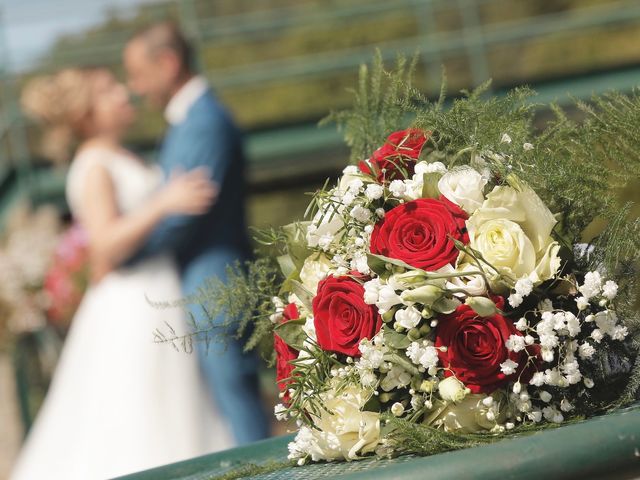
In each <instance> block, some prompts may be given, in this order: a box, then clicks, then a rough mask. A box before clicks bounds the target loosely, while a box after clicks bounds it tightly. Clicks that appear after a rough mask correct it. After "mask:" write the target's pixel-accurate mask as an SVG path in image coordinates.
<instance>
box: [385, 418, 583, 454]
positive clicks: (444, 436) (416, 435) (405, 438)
mask: <svg viewBox="0 0 640 480" xmlns="http://www.w3.org/2000/svg"><path fill="white" fill-rule="evenodd" d="M384 418H385V420H384V421H385V427H384V432H383V435H384V438H385V439H386V440H385V442H386V445H387V446H392V448H393V452H394V454H403V453H408V454H414V455H422V456H428V455H437V454H438V453H444V452H450V451H454V450H461V449H463V448H471V447H479V446H481V445H488V444H491V443H495V442H499V441H502V440H507V439H513V438H518V437H521V436H524V435H530V434H532V433H535V432H539V431H542V430H548V429H552V428H557V427H559V426H560V424H556V423H550V422H545V423H539V424H522V425H520V426H518V427H515V428H514V429H512V430H507V431H504V432H501V433H495V434H492V433H458V432H456V433H450V432H445V431H444V430H442V429H439V428H434V427H431V426H428V425H425V424H421V423H413V422H409V421H407V420H405V419H401V418H396V417H394V416H392V415H385V416H384ZM580 421H582V419H581V418H572V419H571V420H568V421H565V422H564V423H563V424H562V425H568V424H571V423H577V422H580Z"/></svg>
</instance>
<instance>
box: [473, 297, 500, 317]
mask: <svg viewBox="0 0 640 480" xmlns="http://www.w3.org/2000/svg"><path fill="white" fill-rule="evenodd" d="M464 303H465V305H468V306H469V307H471V309H472V310H473V311H474V312H476V313H477V314H478V315H480V316H481V317H490V316H491V315H495V314H496V313H500V310H499V309H498V307H496V304H495V303H493V300H491V299H490V298H487V297H467V299H466V300H465V301H464Z"/></svg>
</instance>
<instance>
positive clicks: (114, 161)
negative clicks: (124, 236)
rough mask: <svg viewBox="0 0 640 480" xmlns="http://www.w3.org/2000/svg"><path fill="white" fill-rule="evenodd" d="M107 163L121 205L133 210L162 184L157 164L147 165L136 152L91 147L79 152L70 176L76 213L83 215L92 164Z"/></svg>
mask: <svg viewBox="0 0 640 480" xmlns="http://www.w3.org/2000/svg"><path fill="white" fill-rule="evenodd" d="M96 165H102V166H104V167H105V168H106V169H107V171H108V172H109V174H110V175H111V178H112V181H113V186H114V189H115V195H116V201H117V204H118V209H119V210H120V212H122V213H126V212H129V211H131V210H133V209H134V208H136V207H138V206H139V205H140V204H141V203H142V202H144V201H145V199H147V198H148V197H149V195H151V194H152V193H153V192H154V191H155V190H156V189H157V188H158V187H159V186H160V184H161V182H162V174H161V171H160V168H158V167H157V166H149V165H145V164H144V163H143V162H142V161H140V160H138V159H136V158H135V157H134V156H133V155H131V154H128V153H125V152H117V151H113V150H110V149H106V148H99V147H90V148H87V149H85V150H83V151H81V152H80V153H78V154H77V155H76V157H75V158H74V160H73V162H72V164H71V167H70V169H69V173H68V176H67V191H66V193H67V201H68V203H69V207H70V208H71V213H72V214H73V216H74V217H76V218H78V219H80V218H81V217H82V208H81V205H82V198H83V193H84V192H83V188H84V184H85V182H86V176H87V174H88V172H89V171H90V170H91V168H92V167H94V166H96Z"/></svg>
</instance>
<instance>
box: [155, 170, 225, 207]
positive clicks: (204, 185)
mask: <svg viewBox="0 0 640 480" xmlns="http://www.w3.org/2000/svg"><path fill="white" fill-rule="evenodd" d="M158 195H159V197H160V204H161V209H162V211H163V212H164V214H165V215H202V214H203V213H206V212H207V210H209V208H210V207H211V205H213V204H214V202H215V200H216V198H217V196H218V186H217V185H216V184H215V183H213V182H212V181H211V180H210V179H209V174H208V171H207V169H206V168H196V169H194V170H191V171H190V172H184V173H174V174H172V175H171V178H170V180H169V182H168V183H167V184H166V185H165V186H164V187H163V188H162V190H160V192H159V193H158Z"/></svg>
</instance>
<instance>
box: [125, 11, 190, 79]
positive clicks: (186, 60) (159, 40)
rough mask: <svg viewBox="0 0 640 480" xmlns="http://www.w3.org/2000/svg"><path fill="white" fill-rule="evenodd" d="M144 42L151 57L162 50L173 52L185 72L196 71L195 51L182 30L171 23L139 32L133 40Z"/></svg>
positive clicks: (160, 24) (161, 23)
mask: <svg viewBox="0 0 640 480" xmlns="http://www.w3.org/2000/svg"><path fill="white" fill-rule="evenodd" d="M138 39H139V40H142V41H144V42H145V44H146V45H147V48H148V49H149V54H150V55H156V54H157V53H159V52H160V51H162V50H170V51H172V52H173V53H174V54H175V55H176V56H177V57H178V59H179V60H180V62H181V64H182V68H183V70H184V71H185V72H192V71H193V70H194V50H193V46H192V45H191V42H189V40H187V37H186V36H185V35H184V34H183V33H182V31H181V30H180V28H179V27H178V26H177V25H176V24H175V23H174V22H171V21H166V22H160V23H154V24H152V25H148V26H146V27H144V28H142V29H141V30H138V31H137V32H136V33H135V34H134V35H133V37H131V40H138Z"/></svg>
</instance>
